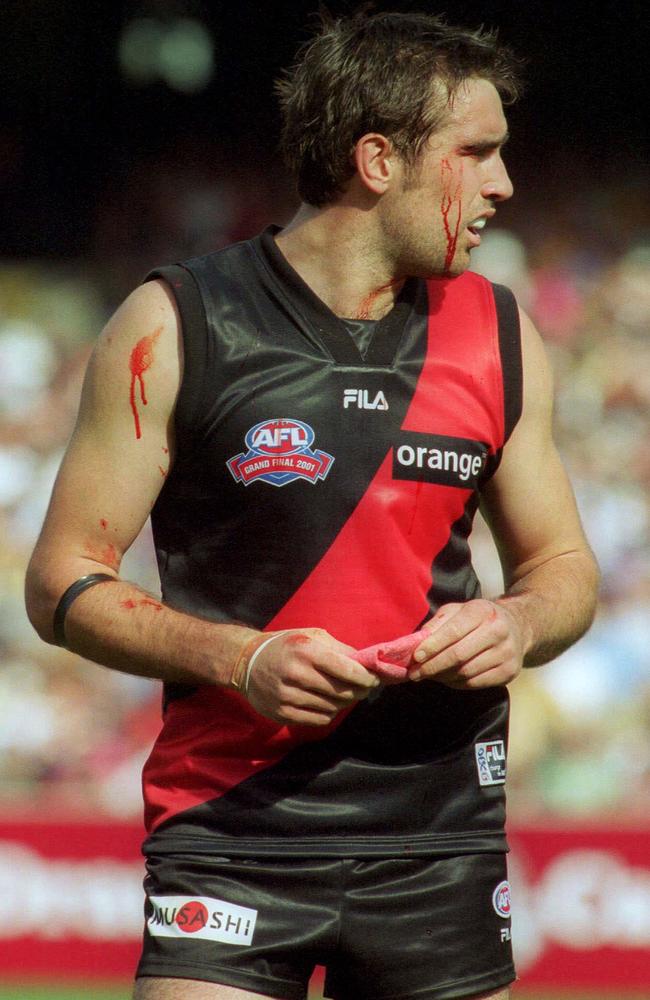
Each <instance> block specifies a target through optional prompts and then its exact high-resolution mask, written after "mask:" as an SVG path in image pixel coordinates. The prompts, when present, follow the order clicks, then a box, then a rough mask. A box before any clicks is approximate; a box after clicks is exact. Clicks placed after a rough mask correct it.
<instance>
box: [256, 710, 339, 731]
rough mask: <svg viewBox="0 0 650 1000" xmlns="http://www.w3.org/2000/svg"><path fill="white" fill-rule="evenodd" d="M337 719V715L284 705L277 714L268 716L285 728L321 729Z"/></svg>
mask: <svg viewBox="0 0 650 1000" xmlns="http://www.w3.org/2000/svg"><path fill="white" fill-rule="evenodd" d="M335 717H336V713H334V714H331V713H329V712H319V711H310V710H309V709H306V708H299V707H297V706H296V705H283V706H282V708H280V709H278V711H277V712H275V713H273V714H269V715H268V716H267V718H269V719H272V720H273V721H274V722H279V723H280V724H281V725H284V726H313V727H317V726H319V727H321V728H322V727H323V726H329V725H331V723H332V722H333V721H334V719H335Z"/></svg>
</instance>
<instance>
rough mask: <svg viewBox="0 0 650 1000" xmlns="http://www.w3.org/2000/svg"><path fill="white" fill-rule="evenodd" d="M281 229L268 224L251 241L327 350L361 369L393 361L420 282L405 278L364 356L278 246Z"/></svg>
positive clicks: (343, 362)
mask: <svg viewBox="0 0 650 1000" xmlns="http://www.w3.org/2000/svg"><path fill="white" fill-rule="evenodd" d="M281 231H282V227H281V226H268V227H267V228H266V229H265V230H264V231H263V232H262V233H261V234H260V235H259V236H257V237H256V238H255V239H254V240H253V241H252V242H253V244H254V245H255V247H256V249H257V251H258V253H259V255H260V257H261V259H262V261H263V262H264V264H265V265H266V268H267V270H268V271H269V272H270V274H271V275H272V277H273V278H274V279H275V281H276V283H277V284H279V285H280V287H281V288H282V290H283V291H284V292H285V296H286V292H287V291H288V292H289V293H290V301H291V302H292V303H293V304H294V306H295V305H296V304H297V305H298V307H299V310H300V314H301V316H302V318H303V320H306V321H307V322H308V323H309V325H310V327H311V330H310V333H311V334H312V335H313V333H314V332H315V333H316V334H317V335H318V336H319V338H320V340H321V342H322V343H323V345H324V346H325V348H326V349H327V351H328V353H329V354H330V355H331V356H332V357H333V359H334V361H335V362H336V363H337V364H339V365H354V366H355V367H362V368H387V367H390V366H391V365H392V364H393V361H394V359H395V355H396V353H397V349H398V346H399V343H400V340H401V339H402V334H403V332H404V328H405V326H406V323H407V321H408V319H409V317H410V316H411V314H412V312H413V310H414V308H415V305H416V301H417V298H418V291H419V289H420V286H421V282H420V281H419V279H418V278H408V279H407V280H406V281H405V282H404V285H403V287H402V289H401V291H400V293H399V295H398V297H397V299H396V300H395V305H394V306H393V308H392V309H391V310H390V312H388V313H386V315H385V316H384V317H383V318H382V319H380V320H377V321H376V323H377V326H376V329H375V333H374V335H373V337H372V340H371V343H370V346H369V348H368V351H367V353H366V356H365V358H364V356H363V355H362V354H361V351H360V350H359V347H358V345H357V343H356V342H355V340H354V338H353V337H352V335H351V334H350V331H349V330H348V328H347V326H346V319H344V318H341V317H339V316H337V315H336V314H335V313H334V312H333V311H332V310H331V309H330V308H329V306H328V305H326V304H325V302H323V300H322V299H320V298H319V297H318V295H317V294H316V292H314V290H313V289H312V288H310V286H309V285H308V284H307V282H306V281H305V280H304V279H303V278H301V276H300V275H299V274H298V272H297V271H296V270H295V268H293V267H292V266H291V264H290V263H289V261H288V260H287V259H286V257H285V256H284V254H283V253H282V251H281V250H280V248H279V247H278V245H277V243H276V241H275V236H276V235H277V233H279V232H281Z"/></svg>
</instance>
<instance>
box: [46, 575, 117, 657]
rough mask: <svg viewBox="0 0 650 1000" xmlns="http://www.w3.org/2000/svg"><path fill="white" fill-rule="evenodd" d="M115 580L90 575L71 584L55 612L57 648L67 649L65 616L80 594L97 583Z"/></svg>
mask: <svg viewBox="0 0 650 1000" xmlns="http://www.w3.org/2000/svg"><path fill="white" fill-rule="evenodd" d="M114 579H115V577H114V576H110V574H109V573H89V574H88V576H82V577H79V579H78V580H75V582H74V583H71V584H70V586H69V587H68V589H67V590H66V592H65V593H64V595H63V597H62V598H61V600H60V601H59V603H58V604H57V606H56V611H55V612H54V641H55V643H56V644H57V646H63V647H65V629H64V627H63V626H64V624H65V616H66V615H67V613H68V611H69V610H70V607H71V605H72V603H73V602H74V601H76V600H77V598H78V597H79V594H83V592H84V590H88V588H89V587H94V586H95V584H96V583H103V582H104V580H114Z"/></svg>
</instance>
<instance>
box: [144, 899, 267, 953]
mask: <svg viewBox="0 0 650 1000" xmlns="http://www.w3.org/2000/svg"><path fill="white" fill-rule="evenodd" d="M149 902H150V903H151V906H152V913H151V916H150V917H149V919H148V920H147V930H148V931H149V933H150V934H152V935H153V937H173V938H180V939H181V940H182V939H185V940H191V939H195V940H197V939H198V940H207V941H221V942H222V943H223V944H239V945H250V944H252V941H253V931H254V930H255V922H256V920H257V910H251V909H249V907H247V906H236V905H235V904H234V903H227V902H226V901H225V900H223V899H211V898H210V897H208V896H150V897H149Z"/></svg>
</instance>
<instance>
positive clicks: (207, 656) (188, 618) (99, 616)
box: [38, 579, 256, 685]
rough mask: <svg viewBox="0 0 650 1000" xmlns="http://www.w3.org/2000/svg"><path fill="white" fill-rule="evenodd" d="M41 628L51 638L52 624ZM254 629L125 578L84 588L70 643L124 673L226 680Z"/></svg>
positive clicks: (72, 616) (73, 613)
mask: <svg viewBox="0 0 650 1000" xmlns="http://www.w3.org/2000/svg"><path fill="white" fill-rule="evenodd" d="M38 631H39V633H40V634H41V637H42V638H44V639H45V640H46V641H51V638H52V637H51V632H50V630H49V629H48V628H47V627H45V626H43V625H41V627H40V628H39V629H38ZM255 634H256V630H254V629H248V628H246V627H243V626H239V625H230V624H216V623H214V622H210V621H206V620H204V619H200V618H195V617H193V616H192V615H188V614H184V613H182V612H178V611H175V610H174V609H172V608H170V607H168V606H166V605H164V604H163V603H161V602H160V601H158V600H156V599H155V598H154V597H152V596H151V595H150V594H147V593H146V592H145V591H143V590H141V589H140V588H139V587H137V586H135V585H134V584H132V583H128V582H126V581H123V580H120V579H117V580H115V581H112V582H104V583H101V584H98V585H96V586H94V587H91V588H90V589H89V590H87V591H84V592H83V593H82V594H80V595H79V597H77V599H76V600H75V601H74V603H73V604H72V605H71V607H70V609H69V611H68V613H67V615H66V619H65V638H66V646H67V647H68V648H69V649H70V650H72V651H73V652H75V653H78V654H79V655H80V656H83V657H85V658H86V659H89V660H93V661H95V662H96V663H100V664H102V665H104V666H107V667H110V668H112V669H114V670H119V671H122V672H124V673H130V674H137V675H139V676H143V677H152V678H158V679H160V680H164V681H169V682H177V683H185V684H222V685H227V684H228V683H229V681H230V678H231V675H232V671H233V667H234V664H235V663H236V661H237V657H238V655H239V653H240V651H241V649H242V648H243V646H244V645H245V644H246V643H247V642H248V641H249V640H250V638H251V637H252V636H253V635H255Z"/></svg>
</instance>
